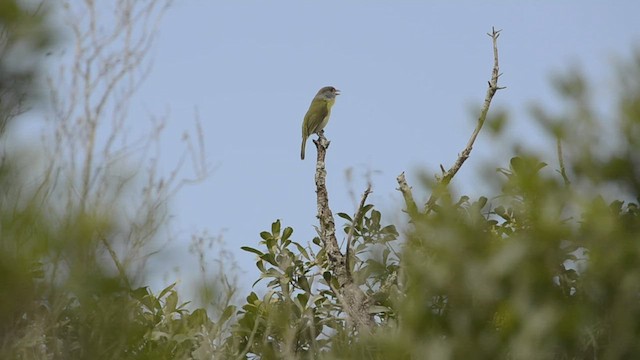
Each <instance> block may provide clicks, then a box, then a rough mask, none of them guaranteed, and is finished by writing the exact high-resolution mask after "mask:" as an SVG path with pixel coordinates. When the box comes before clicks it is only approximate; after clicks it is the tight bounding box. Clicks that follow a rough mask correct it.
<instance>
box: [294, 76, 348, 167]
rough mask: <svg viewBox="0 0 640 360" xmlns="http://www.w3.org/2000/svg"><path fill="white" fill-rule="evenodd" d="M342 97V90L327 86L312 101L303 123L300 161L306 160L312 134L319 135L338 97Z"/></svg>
mask: <svg viewBox="0 0 640 360" xmlns="http://www.w3.org/2000/svg"><path fill="white" fill-rule="evenodd" d="M338 95H340V90H338V89H336V88H334V87H333V86H325V87H323V88H322V89H320V90H318V93H317V94H316V96H315V97H314V98H313V100H311V105H309V110H307V113H306V114H305V115H304V121H303V122H302V149H301V150H300V159H302V160H304V152H305V151H304V150H305V147H306V145H307V139H308V138H309V136H311V134H319V133H320V131H322V129H324V127H325V126H327V123H328V122H329V117H330V116H331V107H333V104H334V103H335V102H336V96H338Z"/></svg>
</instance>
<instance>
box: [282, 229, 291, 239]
mask: <svg viewBox="0 0 640 360" xmlns="http://www.w3.org/2000/svg"><path fill="white" fill-rule="evenodd" d="M291 234H293V228H291V227H289V226H287V227H286V228H284V232H282V241H283V242H284V241H286V240H289V238H290V237H291Z"/></svg>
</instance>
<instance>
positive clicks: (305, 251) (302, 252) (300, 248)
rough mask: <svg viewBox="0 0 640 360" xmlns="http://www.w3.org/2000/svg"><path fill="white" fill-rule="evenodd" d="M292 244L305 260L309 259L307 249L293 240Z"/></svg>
mask: <svg viewBox="0 0 640 360" xmlns="http://www.w3.org/2000/svg"><path fill="white" fill-rule="evenodd" d="M293 245H295V247H296V248H297V249H298V252H300V254H301V255H302V256H303V257H304V258H305V259H307V260H311V257H310V256H309V254H308V253H307V250H306V249H305V248H304V247H303V246H302V245H300V244H298V243H297V242H295V241H294V242H293Z"/></svg>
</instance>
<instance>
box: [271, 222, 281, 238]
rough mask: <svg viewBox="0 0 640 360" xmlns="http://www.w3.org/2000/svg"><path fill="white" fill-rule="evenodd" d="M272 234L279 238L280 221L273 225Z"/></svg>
mask: <svg viewBox="0 0 640 360" xmlns="http://www.w3.org/2000/svg"><path fill="white" fill-rule="evenodd" d="M271 234H273V236H274V237H277V236H278V235H279V234H280V219H278V220H276V221H274V222H273V223H272V224H271Z"/></svg>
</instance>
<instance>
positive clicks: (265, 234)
mask: <svg viewBox="0 0 640 360" xmlns="http://www.w3.org/2000/svg"><path fill="white" fill-rule="evenodd" d="M260 237H261V238H262V239H263V240H269V239H271V238H272V237H273V236H271V234H270V233H269V232H268V231H263V232H261V233H260Z"/></svg>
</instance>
